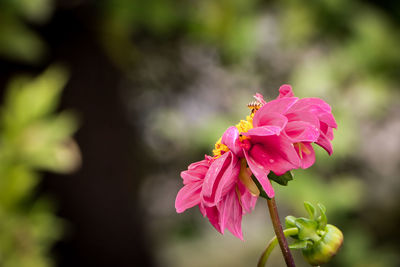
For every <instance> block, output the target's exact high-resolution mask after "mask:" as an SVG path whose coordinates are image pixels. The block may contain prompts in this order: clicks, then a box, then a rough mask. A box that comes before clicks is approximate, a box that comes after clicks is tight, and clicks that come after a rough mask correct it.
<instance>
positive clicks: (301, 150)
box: [293, 142, 311, 159]
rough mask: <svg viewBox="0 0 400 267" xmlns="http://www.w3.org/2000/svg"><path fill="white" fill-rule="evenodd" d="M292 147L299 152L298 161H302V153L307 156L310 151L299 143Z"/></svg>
mask: <svg viewBox="0 0 400 267" xmlns="http://www.w3.org/2000/svg"><path fill="white" fill-rule="evenodd" d="M293 146H294V147H295V148H297V149H298V150H299V155H300V159H303V153H304V154H306V155H309V154H310V153H311V151H310V150H309V149H308V148H307V147H306V145H305V144H303V143H301V142H299V143H294V144H293Z"/></svg>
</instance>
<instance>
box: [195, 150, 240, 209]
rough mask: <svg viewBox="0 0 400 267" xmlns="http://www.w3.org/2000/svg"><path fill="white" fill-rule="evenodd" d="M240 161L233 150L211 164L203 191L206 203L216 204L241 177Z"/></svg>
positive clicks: (208, 204)
mask: <svg viewBox="0 0 400 267" xmlns="http://www.w3.org/2000/svg"><path fill="white" fill-rule="evenodd" d="M239 171H240V162H239V159H238V158H237V157H236V156H235V155H234V154H233V153H232V152H231V151H229V152H227V153H225V154H223V155H222V156H221V157H219V158H218V159H216V160H215V161H214V162H213V163H212V164H211V166H210V169H209V171H208V172H207V174H206V177H205V178H204V184H203V190H202V192H201V195H202V198H203V201H204V204H205V205H207V206H214V205H216V203H218V202H219V201H220V199H221V198H222V197H223V196H224V195H225V194H226V193H227V192H228V191H229V190H230V189H231V188H232V187H233V186H234V185H235V183H236V182H237V181H238V179H239Z"/></svg>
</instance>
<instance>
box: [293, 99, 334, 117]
mask: <svg viewBox="0 0 400 267" xmlns="http://www.w3.org/2000/svg"><path fill="white" fill-rule="evenodd" d="M312 106H318V107H320V108H321V109H322V110H323V111H325V112H328V113H330V112H331V111H332V109H331V106H329V104H328V103H326V102H325V101H324V100H322V99H320V98H316V97H306V98H302V99H299V101H297V102H296V103H295V104H294V105H293V106H292V107H291V108H290V110H291V111H300V110H309V109H310V107H312Z"/></svg>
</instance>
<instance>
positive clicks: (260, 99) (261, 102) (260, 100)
mask: <svg viewBox="0 0 400 267" xmlns="http://www.w3.org/2000/svg"><path fill="white" fill-rule="evenodd" d="M254 98H255V99H256V100H257V101H258V102H259V103H260V104H261V105H264V104H266V103H267V102H266V101H265V100H264V97H263V95H262V94H259V93H256V94H255V95H254Z"/></svg>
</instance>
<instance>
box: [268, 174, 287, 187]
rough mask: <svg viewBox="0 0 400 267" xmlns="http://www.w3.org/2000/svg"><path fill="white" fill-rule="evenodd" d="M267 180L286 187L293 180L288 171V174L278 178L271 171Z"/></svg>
mask: <svg viewBox="0 0 400 267" xmlns="http://www.w3.org/2000/svg"><path fill="white" fill-rule="evenodd" d="M268 178H269V179H270V180H272V181H274V182H276V183H278V184H280V185H285V186H286V185H288V182H289V181H291V180H293V174H292V173H291V172H290V171H288V172H286V173H284V174H283V175H279V176H278V175H276V174H275V173H274V172H272V171H271V172H270V173H269V174H268Z"/></svg>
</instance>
